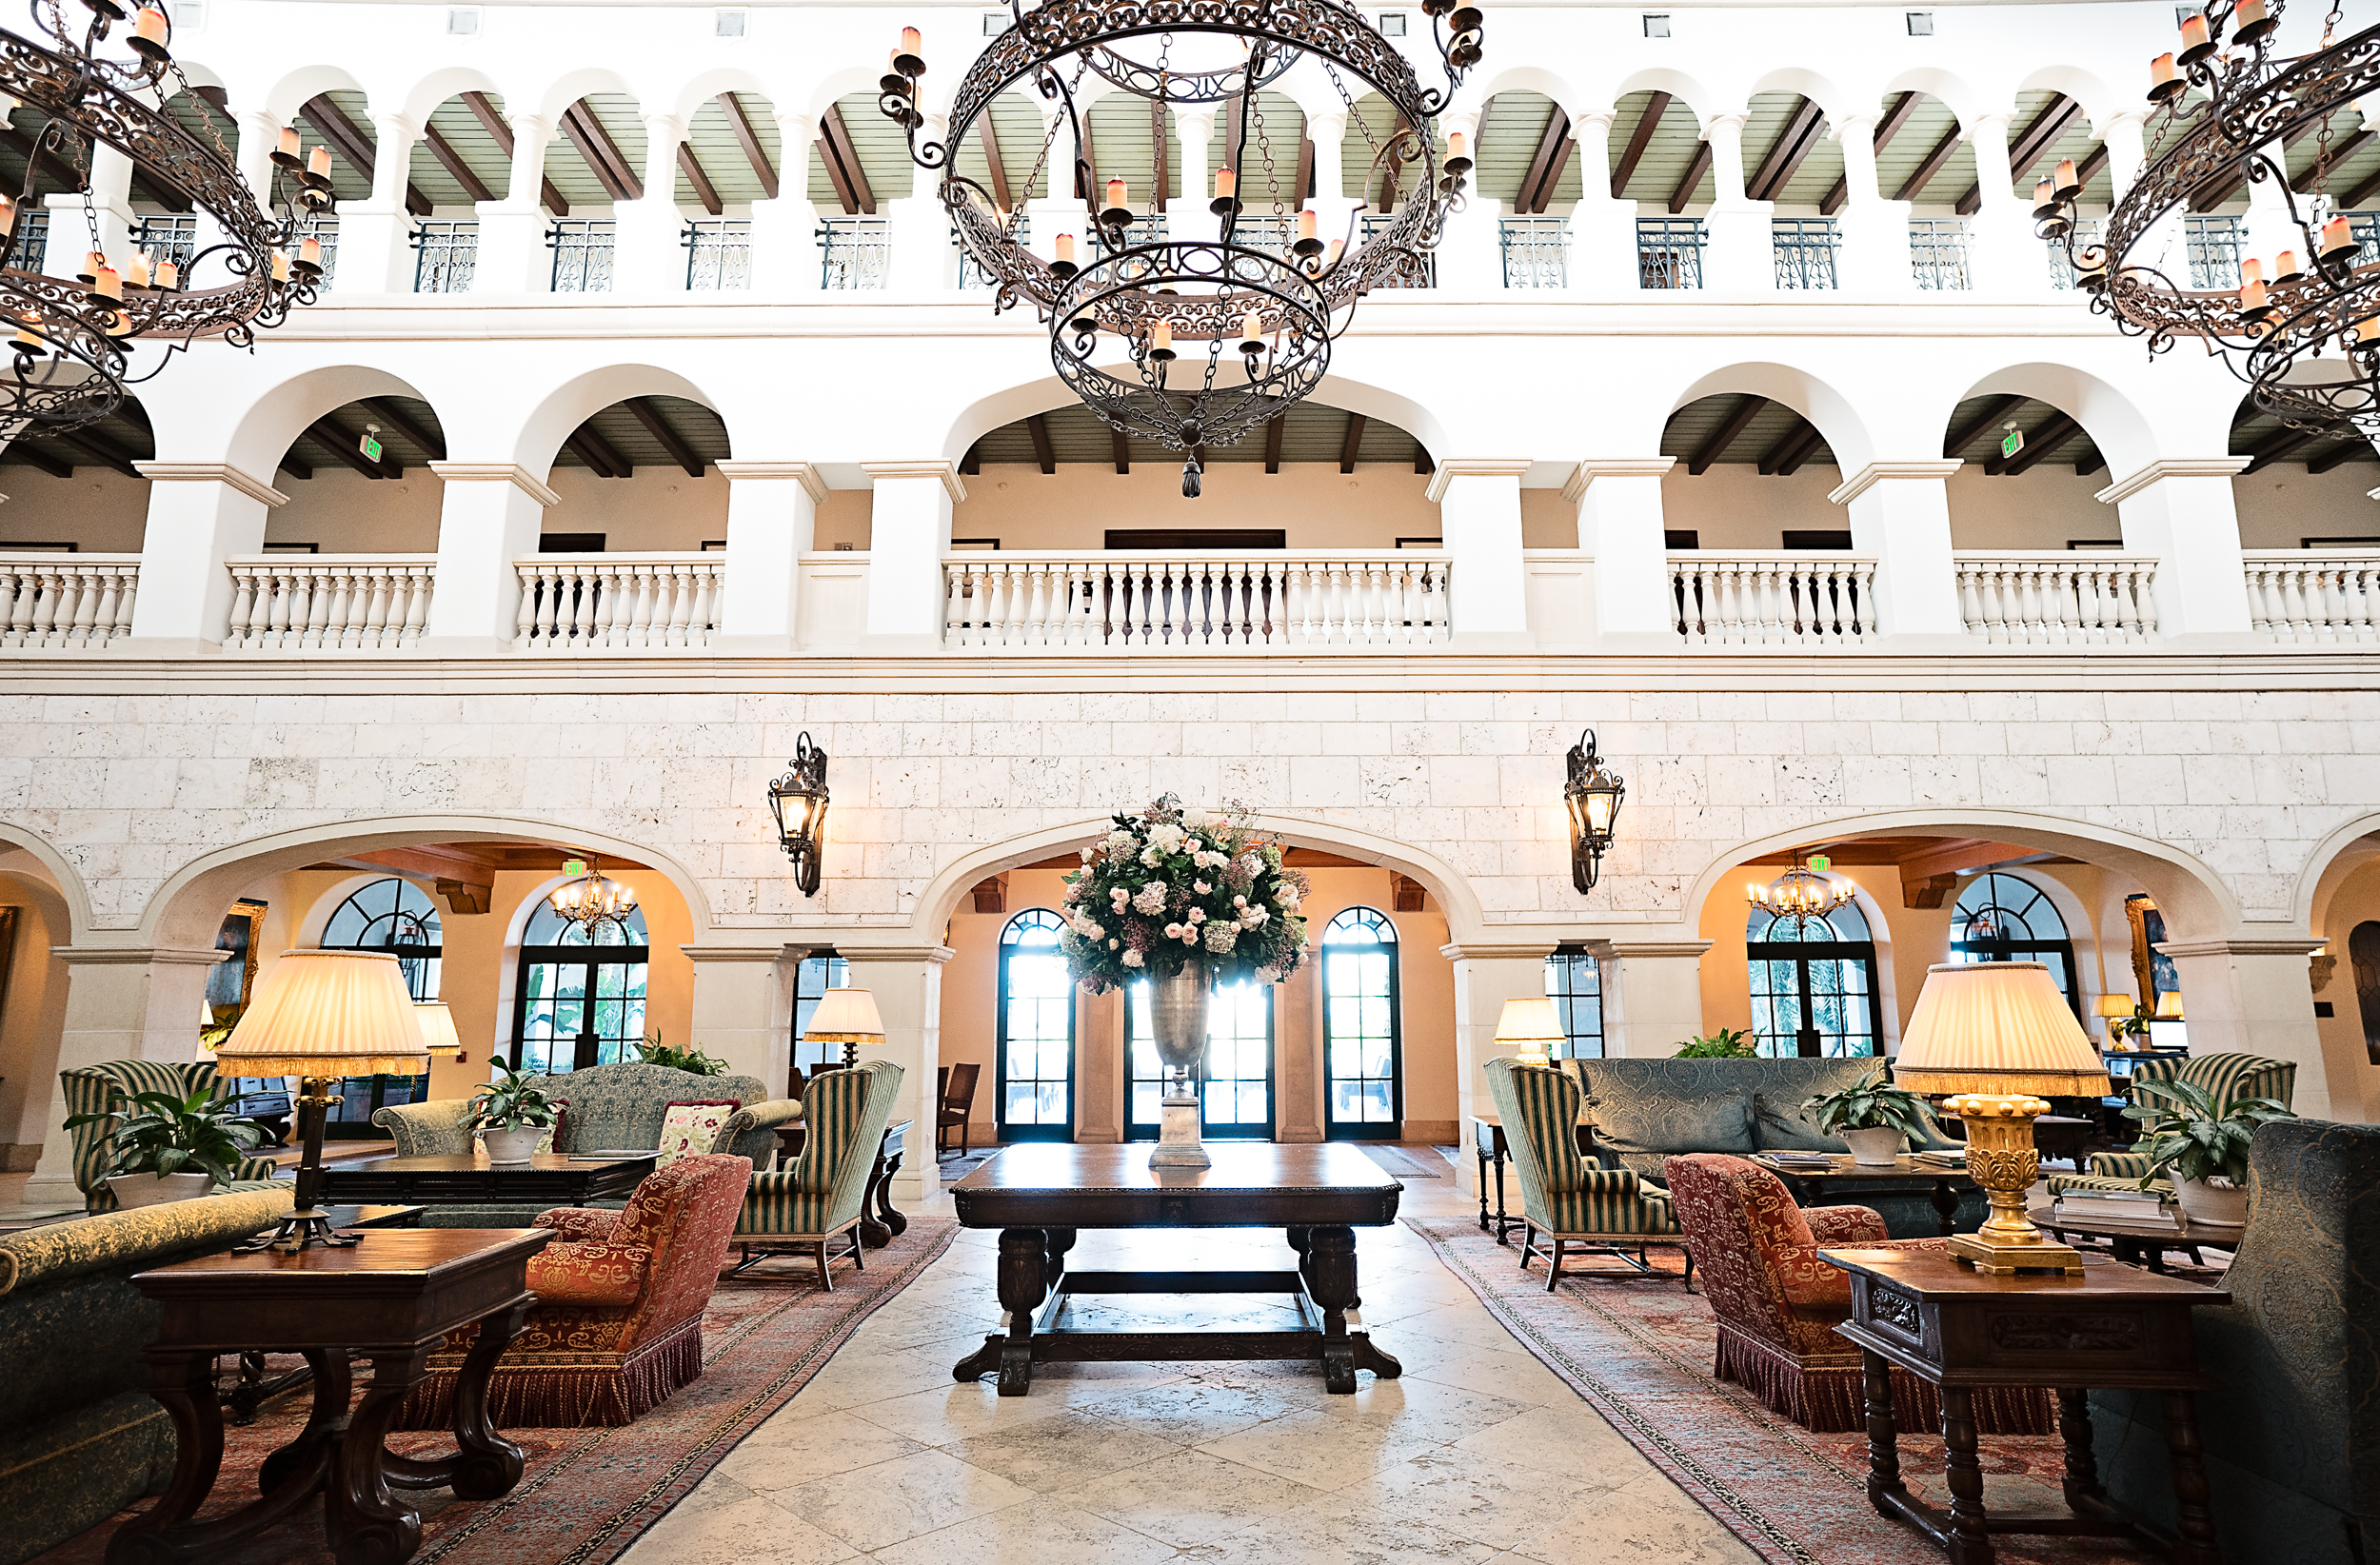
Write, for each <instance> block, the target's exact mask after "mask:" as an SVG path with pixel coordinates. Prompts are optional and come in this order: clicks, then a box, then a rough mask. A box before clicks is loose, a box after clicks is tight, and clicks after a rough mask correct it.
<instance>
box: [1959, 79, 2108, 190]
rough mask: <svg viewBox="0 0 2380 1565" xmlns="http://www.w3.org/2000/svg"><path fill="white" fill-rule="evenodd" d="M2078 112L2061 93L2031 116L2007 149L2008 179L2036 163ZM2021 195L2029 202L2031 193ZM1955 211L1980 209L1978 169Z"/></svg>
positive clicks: (2079, 108)
mask: <svg viewBox="0 0 2380 1565" xmlns="http://www.w3.org/2000/svg"><path fill="white" fill-rule="evenodd" d="M2081 112H2082V105H2080V104H2078V103H2076V102H2075V101H2074V100H2073V99H2072V98H2070V97H2067V96H2066V95H2065V94H2063V93H2060V94H2059V95H2058V96H2056V97H2054V98H2052V99H2051V100H2050V101H2049V102H2048V103H2046V104H2044V105H2043V106H2042V108H2041V112H2040V113H2038V114H2035V115H2034V116H2033V123H2032V124H2031V125H2029V126H2027V127H2025V129H2024V131H2023V132H2022V133H2021V134H2020V135H2018V136H2017V138H2016V141H2015V143H2014V145H2013V146H2011V147H2010V148H2009V149H2008V177H2009V178H2010V179H2011V180H2014V179H2016V178H2017V177H2018V176H2019V175H2021V174H2023V173H2024V172H2025V171H2026V170H2027V169H2029V168H2032V167H2033V165H2034V164H2035V163H2036V162H2038V161H2039V160H2040V157H2041V154H2042V153H2043V152H2046V151H2048V150H2049V149H2050V148H2051V147H2052V146H2053V145H2054V144H2055V143H2056V141H2057V139H2058V138H2059V137H2060V136H2062V135H2064V134H2066V128H2067V127H2068V126H2069V125H2072V124H2073V121H2074V116H2075V115H2077V114H2079V113H2081ZM2024 193H2025V196H2026V198H2027V199H2028V200H2030V199H2031V197H2032V194H2033V192H2032V191H2030V190H2028V191H2026V192H2024ZM1955 209H1956V210H1957V211H1958V213H1959V214H1960V215H1961V216H1967V215H1971V214H1973V213H1974V212H1978V211H1981V210H1982V209H1983V179H1982V170H1981V169H1977V170H1976V179H1975V183H1974V184H1973V185H1972V186H1970V187H1968V189H1967V193H1966V194H1965V195H1963V196H1960V197H1959V198H1958V205H1957V207H1956V208H1955Z"/></svg>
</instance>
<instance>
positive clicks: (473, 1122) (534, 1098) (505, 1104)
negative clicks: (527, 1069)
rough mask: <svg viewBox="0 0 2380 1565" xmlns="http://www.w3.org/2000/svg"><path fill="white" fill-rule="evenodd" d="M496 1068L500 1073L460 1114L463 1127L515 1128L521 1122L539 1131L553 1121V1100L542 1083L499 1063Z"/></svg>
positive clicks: (481, 1128)
mask: <svg viewBox="0 0 2380 1565" xmlns="http://www.w3.org/2000/svg"><path fill="white" fill-rule="evenodd" d="M496 1069H498V1070H499V1071H502V1072H503V1073H504V1074H503V1075H502V1076H500V1077H498V1078H497V1079H496V1080H493V1081H491V1082H489V1083H488V1084H487V1085H486V1086H484V1087H482V1088H480V1090H479V1091H478V1092H477V1093H476V1094H474V1095H473V1097H472V1099H471V1103H470V1107H469V1109H468V1111H467V1112H466V1113H465V1115H464V1116H463V1128H464V1129H465V1130H518V1129H520V1128H521V1127H522V1126H523V1125H535V1126H537V1127H538V1128H540V1129H541V1130H542V1129H544V1128H545V1127H546V1126H548V1125H550V1124H552V1123H553V1122H554V1119H555V1118H556V1115H555V1113H554V1103H553V1099H550V1098H548V1097H546V1096H545V1088H544V1087H543V1086H541V1085H539V1084H538V1083H537V1081H536V1080H534V1079H532V1078H530V1077H528V1076H526V1075H525V1074H523V1073H522V1072H520V1071H516V1070H514V1069H513V1068H512V1067H511V1066H509V1065H506V1064H503V1063H499V1064H498V1065H497V1066H496Z"/></svg>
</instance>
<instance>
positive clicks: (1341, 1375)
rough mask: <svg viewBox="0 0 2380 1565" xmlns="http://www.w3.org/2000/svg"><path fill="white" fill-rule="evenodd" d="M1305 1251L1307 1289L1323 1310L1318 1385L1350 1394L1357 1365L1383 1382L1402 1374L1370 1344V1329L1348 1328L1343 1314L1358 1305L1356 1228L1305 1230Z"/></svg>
mask: <svg viewBox="0 0 2380 1565" xmlns="http://www.w3.org/2000/svg"><path fill="white" fill-rule="evenodd" d="M1304 1254H1305V1264H1304V1266H1303V1267H1302V1268H1300V1269H1301V1270H1302V1271H1303V1272H1304V1274H1305V1279H1306V1289H1307V1291H1308V1292H1310V1293H1311V1294H1313V1296H1314V1302H1315V1303H1317V1304H1319V1305H1320V1306H1321V1309H1322V1389H1323V1390H1324V1391H1327V1392H1334V1393H1338V1394H1339V1395H1341V1396H1344V1395H1348V1394H1351V1393H1353V1392H1354V1391H1355V1389H1356V1371H1358V1370H1359V1369H1368V1370H1370V1371H1371V1372H1372V1373H1373V1374H1375V1375H1378V1376H1379V1377H1381V1378H1382V1379H1388V1380H1394V1379H1395V1378H1397V1377H1398V1376H1399V1375H1402V1374H1403V1373H1404V1372H1405V1367H1404V1366H1403V1365H1402V1364H1400V1363H1398V1361H1397V1360H1396V1359H1395V1358H1394V1357H1391V1356H1390V1355H1388V1354H1386V1353H1383V1352H1381V1351H1380V1350H1379V1349H1378V1348H1377V1347H1375V1346H1373V1344H1372V1337H1371V1335H1370V1334H1369V1333H1364V1334H1362V1335H1360V1336H1350V1335H1349V1334H1348V1331H1347V1314H1348V1312H1349V1311H1351V1310H1355V1309H1358V1308H1360V1307H1361V1305H1362V1303H1363V1299H1362V1298H1361V1297H1360V1296H1359V1295H1358V1294H1357V1292H1356V1231H1355V1230H1354V1229H1352V1228H1349V1227H1345V1226H1343V1225H1326V1226H1323V1227H1318V1228H1311V1229H1308V1230H1307V1231H1306V1242H1305V1250H1304ZM1359 1324H1360V1317H1359Z"/></svg>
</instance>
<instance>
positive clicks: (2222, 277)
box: [2182, 217, 2243, 289]
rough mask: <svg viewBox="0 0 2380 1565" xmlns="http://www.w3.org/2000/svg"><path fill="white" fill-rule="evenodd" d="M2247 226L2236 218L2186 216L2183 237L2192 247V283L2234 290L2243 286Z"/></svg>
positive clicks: (2196, 285) (2183, 220) (2194, 286)
mask: <svg viewBox="0 0 2380 1565" xmlns="http://www.w3.org/2000/svg"><path fill="white" fill-rule="evenodd" d="M2242 228H2243V225H2242V224H2241V222H2240V220H2239V219H2238V218H2236V217H2185V218H2183V219H2182V236H2183V238H2184V239H2185V240H2187V241H2188V243H2189V246H2190V286H2191V287H2193V288H2209V289H2213V288H2222V289H2231V288H2236V287H2239V247H2240V239H2241V234H2242Z"/></svg>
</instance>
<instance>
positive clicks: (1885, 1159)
mask: <svg viewBox="0 0 2380 1565" xmlns="http://www.w3.org/2000/svg"><path fill="white" fill-rule="evenodd" d="M1908 1140H1909V1138H1907V1137H1906V1136H1903V1135H1902V1134H1901V1133H1900V1132H1899V1131H1897V1130H1893V1129H1890V1128H1889V1127H1888V1128H1885V1129H1880V1130H1847V1131H1845V1132H1843V1142H1844V1144H1845V1145H1846V1146H1849V1147H1850V1148H1851V1160H1852V1161H1853V1162H1855V1163H1858V1164H1861V1165H1862V1166H1864V1167H1869V1168H1879V1167H1881V1168H1890V1167H1891V1166H1892V1165H1893V1164H1894V1161H1896V1160H1897V1159H1899V1157H1900V1155H1901V1148H1902V1147H1903V1146H1905V1145H1906V1144H1908Z"/></svg>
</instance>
